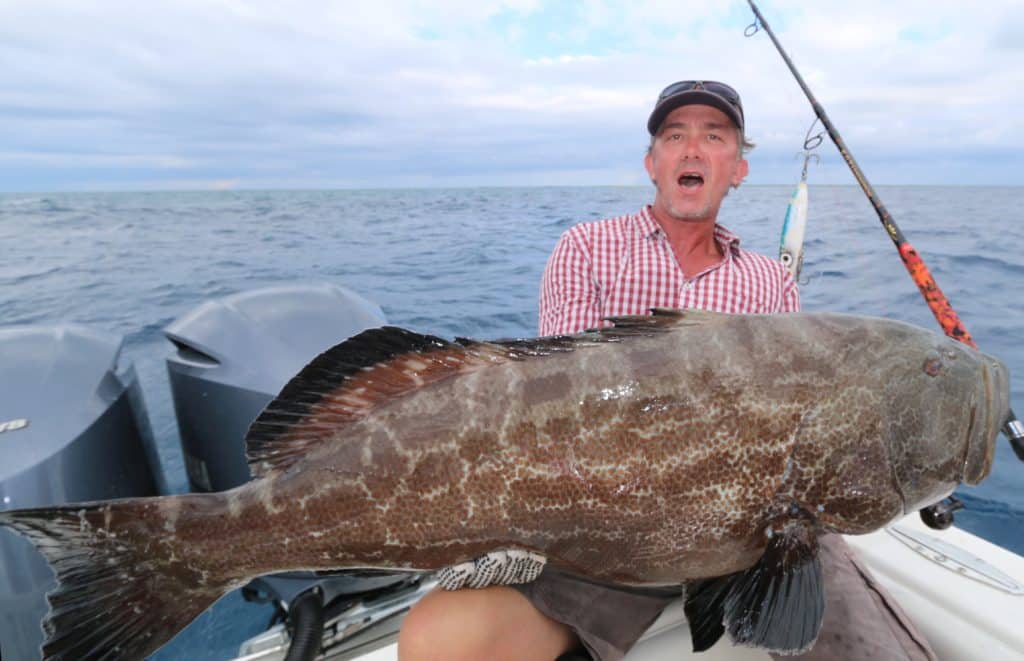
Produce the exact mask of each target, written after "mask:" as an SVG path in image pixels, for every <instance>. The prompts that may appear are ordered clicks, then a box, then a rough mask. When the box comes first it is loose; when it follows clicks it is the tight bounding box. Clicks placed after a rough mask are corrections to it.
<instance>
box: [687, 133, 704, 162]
mask: <svg viewBox="0 0 1024 661" xmlns="http://www.w3.org/2000/svg"><path fill="white" fill-rule="evenodd" d="M682 156H683V157H684V158H701V157H703V156H704V141H703V140H701V138H700V136H696V135H693V136H688V137H686V138H683V149H682Z"/></svg>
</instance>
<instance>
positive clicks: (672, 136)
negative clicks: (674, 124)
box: [668, 133, 683, 140]
mask: <svg viewBox="0 0 1024 661" xmlns="http://www.w3.org/2000/svg"><path fill="white" fill-rule="evenodd" d="M681 137H683V136H681V135H679V134H678V133H673V134H672V135H670V136H668V139H669V140H679V139H680V138H681Z"/></svg>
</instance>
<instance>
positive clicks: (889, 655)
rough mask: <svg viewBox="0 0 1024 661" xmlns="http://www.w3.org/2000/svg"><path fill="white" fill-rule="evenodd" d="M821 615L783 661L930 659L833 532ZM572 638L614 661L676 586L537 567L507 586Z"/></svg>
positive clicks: (824, 544)
mask: <svg viewBox="0 0 1024 661" xmlns="http://www.w3.org/2000/svg"><path fill="white" fill-rule="evenodd" d="M819 543H820V550H821V565H822V574H823V576H824V579H825V599H826V604H825V618H824V621H823V622H822V626H821V633H820V634H818V640H817V641H816V642H815V644H814V646H813V647H812V648H811V649H810V651H808V652H805V653H804V654H801V655H799V656H785V657H783V656H776V655H772V656H773V657H774V658H775V659H778V660H783V659H784V660H786V661H826V660H834V659H844V660H846V661H866V660H867V659H873V660H874V661H883V660H884V661H907V660H912V661H936V657H935V653H934V652H933V651H932V649H931V647H930V646H929V645H928V641H927V640H925V638H924V636H923V635H921V633H920V632H919V631H918V630H917V629H916V628H915V627H914V625H913V623H911V621H910V619H909V618H908V617H907V615H906V613H904V612H903V609H901V608H900V607H899V604H897V603H896V601H895V599H893V597H892V595H890V594H889V592H888V591H887V590H886V589H885V588H883V587H882V585H881V584H879V583H878V581H877V580H876V579H875V578H874V576H872V575H871V572H869V571H868V569H867V567H865V566H864V564H863V563H861V562H860V560H859V559H857V557H856V555H854V553H853V550H852V549H851V548H850V547H849V546H848V545H847V543H846V541H845V540H844V539H843V538H842V537H840V536H839V535H825V536H823V537H822V538H821V539H820V542H819ZM511 587H514V588H515V589H517V590H518V591H519V592H521V593H522V594H523V595H524V596H525V597H526V598H527V599H529V600H530V603H532V604H533V606H534V607H535V608H536V609H537V610H539V611H540V612H541V613H543V614H544V615H546V616H548V617H550V618H551V619H552V620H555V621H557V622H561V623H563V624H565V625H567V626H568V627H569V628H570V629H572V630H573V631H574V632H575V633H576V635H578V636H579V639H580V642H581V643H583V646H584V647H585V648H586V651H587V652H589V653H590V656H591V657H592V658H593V659H594V660H595V661H619V659H621V658H622V657H623V656H625V655H626V652H628V651H629V649H630V648H631V647H632V646H633V645H634V644H635V643H636V641H637V640H639V639H640V636H642V635H643V633H644V632H645V631H646V630H647V628H648V627H649V626H650V625H651V624H652V623H653V622H654V620H656V619H657V618H658V616H659V615H660V614H661V611H663V610H664V609H665V607H666V606H667V605H668V604H669V603H670V602H672V600H674V599H676V598H678V597H679V596H680V593H681V588H629V587H623V586H610V585H607V584H603V583H595V582H592V581H589V580H587V579H585V578H580V577H578V576H574V575H571V574H566V573H564V572H561V571H559V570H557V569H554V568H551V567H545V568H544V571H543V573H541V575H540V578H538V579H537V580H536V581H534V582H533V583H527V584H525V585H514V586H511Z"/></svg>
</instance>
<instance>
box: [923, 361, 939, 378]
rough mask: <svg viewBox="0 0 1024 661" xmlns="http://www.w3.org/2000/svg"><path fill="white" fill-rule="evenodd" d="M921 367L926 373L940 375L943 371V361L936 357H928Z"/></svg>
mask: <svg viewBox="0 0 1024 661" xmlns="http://www.w3.org/2000/svg"><path fill="white" fill-rule="evenodd" d="M921 369H923V370H924V373H925V374H927V375H928V376H938V375H939V374H941V373H942V361H941V360H939V359H938V358H934V357H932V358H926V359H925V361H924V365H922V366H921Z"/></svg>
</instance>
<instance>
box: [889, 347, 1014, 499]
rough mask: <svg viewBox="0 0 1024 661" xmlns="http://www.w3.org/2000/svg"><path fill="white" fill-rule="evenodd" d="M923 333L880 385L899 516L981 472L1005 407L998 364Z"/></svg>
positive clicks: (977, 478) (988, 464)
mask: <svg viewBox="0 0 1024 661" xmlns="http://www.w3.org/2000/svg"><path fill="white" fill-rule="evenodd" d="M926 335H927V337H919V338H918V341H916V342H913V343H910V346H909V347H908V346H907V345H904V346H903V351H902V353H900V354H899V356H898V357H896V358H894V359H893V367H892V371H891V372H890V374H889V378H888V379H887V380H886V384H885V386H884V389H885V402H886V404H885V406H886V408H887V411H886V426H887V427H888V432H889V433H888V434H887V443H888V449H889V456H890V460H891V462H892V469H893V477H894V480H895V483H896V488H897V489H898V490H899V492H900V496H901V498H902V500H903V509H904V512H906V513H910V512H913V511H915V510H918V509H920V508H922V507H926V506H928V505H932V504H934V503H936V502H938V501H940V500H942V499H943V498H945V497H946V496H948V495H949V494H950V493H952V491H953V490H954V489H955V488H956V487H957V485H958V484H960V483H961V482H966V483H967V484H977V483H979V482H981V481H982V480H983V479H984V478H985V477H986V476H987V475H988V473H989V471H990V470H991V468H992V460H993V457H994V456H995V444H996V439H997V437H998V435H999V431H1000V428H1001V427H1002V425H1003V423H1004V422H1005V421H1006V417H1007V415H1008V413H1009V408H1010V404H1009V398H1010V391H1009V377H1008V373H1007V370H1006V366H1005V365H1003V364H1002V363H1001V362H999V361H998V360H996V359H995V358H993V357H991V356H988V355H986V354H983V353H981V352H980V351H978V350H976V349H973V348H971V347H969V346H967V345H965V344H962V343H960V342H957V341H954V340H952V339H949V338H947V337H944V336H939V335H937V334H934V333H927V334H926Z"/></svg>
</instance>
